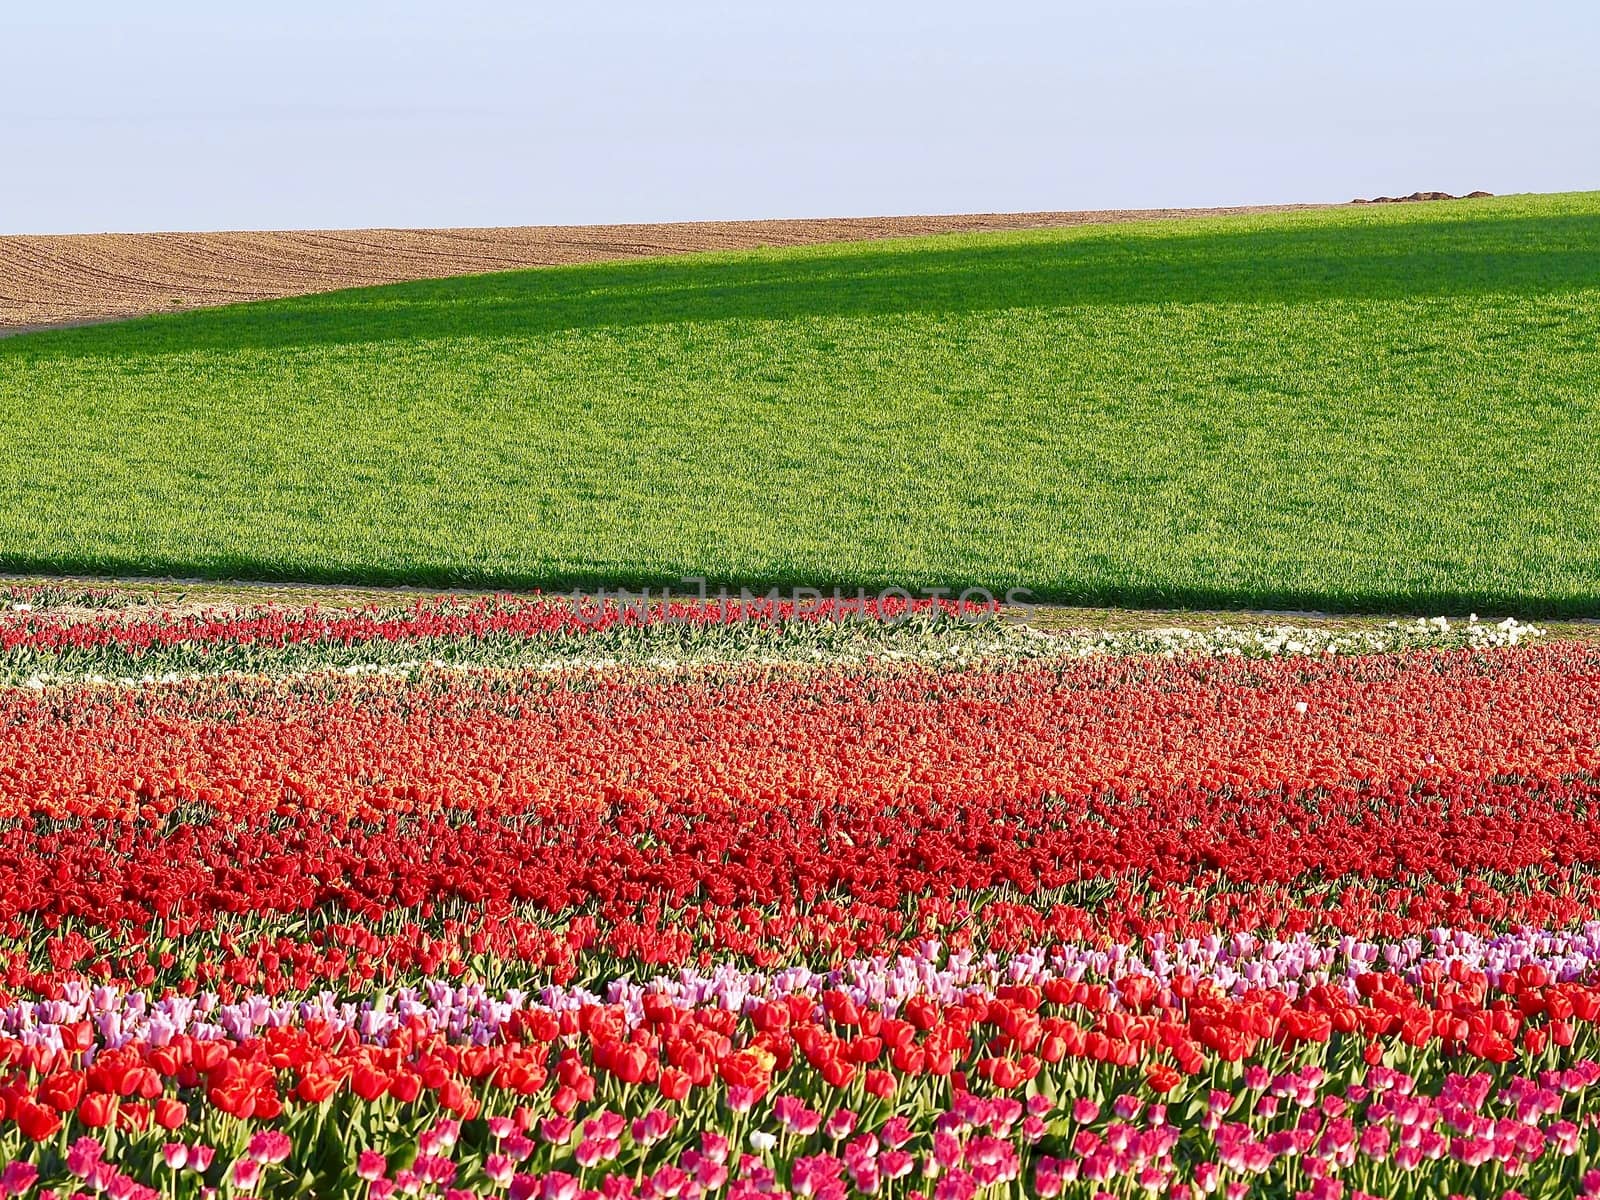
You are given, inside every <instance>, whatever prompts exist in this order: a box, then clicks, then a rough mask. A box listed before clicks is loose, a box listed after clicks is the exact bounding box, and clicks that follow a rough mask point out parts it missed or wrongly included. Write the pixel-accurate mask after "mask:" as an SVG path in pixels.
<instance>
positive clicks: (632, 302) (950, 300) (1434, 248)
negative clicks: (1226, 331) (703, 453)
mask: <svg viewBox="0 0 1600 1200" xmlns="http://www.w3.org/2000/svg"><path fill="white" fill-rule="evenodd" d="M1597 285H1600V214H1596V215H1587V214H1561V215H1553V216H1528V217H1501V218H1494V219H1482V220H1472V221H1462V220H1435V221H1409V222H1403V223H1392V224H1390V223H1378V224H1352V225H1296V224H1293V223H1290V224H1285V225H1283V226H1273V227H1269V228H1250V229H1243V230H1240V229H1229V228H1226V227H1224V228H1220V229H1219V228H1213V229H1208V230H1204V231H1197V232H1193V233H1188V234H1172V233H1169V232H1166V231H1159V232H1158V233H1151V232H1148V231H1146V232H1136V233H1116V232H1106V233H1097V234H1095V235H1093V236H1085V235H1084V234H1083V233H1082V231H1075V232H1074V233H1073V234H1072V235H1068V236H1061V237H1054V238H1052V237H1048V236H1038V235H1031V236H1027V237H1024V238H1011V237H1007V236H1005V235H989V236H988V237H985V238H966V239H962V240H956V241H950V242H938V243H933V244H929V243H925V242H913V243H895V242H884V243H871V244H865V245H861V244H858V245H855V246H852V247H851V248H849V249H838V250H829V251H807V252H802V253H788V252H782V253H758V254H754V255H749V256H743V257H739V258H733V259H714V260H707V259H697V258H679V259H655V260H649V261H643V262H631V263H609V264H599V265H590V266H583V267H550V268H541V269H536V270H529V271H512V272H502V273H497V274H492V275H476V276H462V277H456V278H452V279H442V280H432V281H425V282H420V283H406V284H395V285H390V286H386V287H377V288H360V289H354V290H350V291H344V292H331V293H327V294H324V295H320V296H309V297H299V298H296V299H292V300H278V301H267V302H262V303H256V304H245V305H236V306H233V307H229V308H223V309H213V310H209V311H199V312H193V313H184V314H173V315H167V316H158V317H150V318H144V319H141V320H137V321H130V322H123V323H118V324H115V325H108V326H97V327H86V328H80V329H67V330H57V331H52V332H47V333H37V334H30V335H26V336H22V337H18V338H12V339H6V341H4V342H0V358H6V357H17V358H30V357H40V358H43V357H76V356H79V355H91V354H93V355H102V354H103V355H116V356H128V357H136V356H140V355H159V354H169V353H190V352H195V351H231V350H281V349H289V348H296V347H314V346H342V345H356V344H361V343H373V342H386V341H393V340H404V341H408V342H426V341H431V340H437V339H443V338H459V337H475V338H521V337H532V336H538V335H541V334H549V333H555V332H559V331H564V330H579V329H590V328H614V327H626V326H642V325H655V324H669V323H700V322H717V321H737V320H745V321H748V320H794V319H801V318H809V317H866V316H887V315H894V314H903V313H941V314H961V313H976V312H985V311H995V310H1000V309H1008V308H1058V307H1070V306H1076V305H1110V306H1114V305H1149V304H1165V303H1184V304H1192V303H1240V304H1247V303H1291V304H1299V303H1313V302H1318V301H1327V300H1399V299H1406V298H1421V297H1445V296H1461V295H1479V294H1487V293H1510V294H1525V295H1537V294H1541V293H1552V292H1562V291H1570V290H1573V289H1575V288H1580V287H1595V286H1597Z"/></svg>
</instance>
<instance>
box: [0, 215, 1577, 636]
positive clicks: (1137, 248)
mask: <svg viewBox="0 0 1600 1200" xmlns="http://www.w3.org/2000/svg"><path fill="white" fill-rule="evenodd" d="M0 431H3V437H0V496H4V498H5V504H4V506H3V507H0V569H5V570H11V571H56V570H59V571H71V572H81V573H109V574H162V575H180V576H196V575H198V576H208V577H246V578H270V579H307V580H340V581H350V582H378V581H390V582H400V581H407V582H417V583H428V584H444V583H472V584H478V585H506V586H524V587H525V586H536V585H542V586H574V585H583V586H596V585H609V586H622V585H634V586H637V585H647V584H648V585H655V586H659V585H661V584H663V583H668V584H673V583H676V582H677V581H678V580H679V579H680V578H681V577H683V576H686V575H701V576H707V577H709V578H711V579H712V580H713V581H714V582H722V583H727V584H730V585H732V586H733V587H735V588H737V587H739V586H741V585H748V586H751V587H759V588H761V589H763V590H764V589H765V588H767V587H769V586H772V585H798V584H805V585H815V586H835V585H843V586H846V587H850V588H854V587H856V586H864V587H868V588H874V589H875V588H878V587H882V586H885V585H891V584H893V585H899V586H904V587H908V588H919V587H934V586H949V587H957V588H959V587H962V586H966V585H969V584H983V585H987V586H989V587H991V588H995V589H1005V588H1008V587H1028V588H1031V589H1032V590H1033V591H1034V592H1035V594H1037V595H1038V596H1039V597H1041V598H1051V599H1057V600H1070V601H1076V602H1079V603H1110V604H1139V605H1150V604H1154V605H1168V604H1171V605H1187V606H1219V607H1232V606H1263V607H1276V608H1304V607H1311V608H1325V609H1341V610H1353V609H1371V610H1412V611H1427V612H1434V611H1445V612H1456V611H1462V612H1464V611H1466V610H1467V609H1468V608H1475V609H1477V610H1478V611H1480V612H1483V613H1485V614H1488V613H1499V612H1504V611H1514V612H1517V613H1518V614H1522V615H1557V614H1568V615H1572V614H1596V613H1600V193H1587V194H1581V195H1567V196H1543V197H1522V198H1508V199H1497V200H1481V201H1471V202H1457V203H1445V204H1427V205H1414V206H1394V207H1382V208H1352V209H1341V210H1335V211H1328V212H1318V213H1309V214H1293V215H1286V216H1270V217H1259V218H1242V219H1241V218H1229V219H1221V220H1206V221H1189V222H1170V223H1152V224H1146V225H1122V226H1104V227H1089V228H1079V229H1073V230H1064V231H1042V232H1031V233H1023V234H988V235H978V236H959V237H943V238H932V239H918V240H915V241H905V242H891V243H865V244H852V245H846V246H830V247H820V248H810V249H805V250H788V251H766V252H758V253H751V254H740V255H717V256H711V257H702V258H678V259H663V260H651V261H645V262H635V263H629V264H618V265H603V266H589V267H577V268H561V269H549V270H542V271H525V272H515V273H508V274H500V275H488V276H477V277H469V278H461V279H452V280H444V281H439V282H431V283H418V284H406V285H400V286H395V287H386V288H376V289H366V290H359V291H349V292H342V293H334V294H331V295H325V296H318V297H310V298H305V299H298V300H289V301H276V302H271V303H263V304H252V305H240V306H237V307H234V308H229V309H220V310H214V311H210V312H195V313H189V314H184V315H176V316H164V317H153V318H149V319H145V320H141V321H136V322H130V323H126V324H121V325H110V326H102V327H97V328H84V329H76V330H63V331H56V332H49V333H38V334H30V335H24V336H21V337H16V338H10V339H5V340H0Z"/></svg>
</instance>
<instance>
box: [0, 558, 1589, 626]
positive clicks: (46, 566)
mask: <svg viewBox="0 0 1600 1200" xmlns="http://www.w3.org/2000/svg"><path fill="white" fill-rule="evenodd" d="M0 573H6V574H13V575H26V576H54V575H70V576H73V577H74V578H75V579H77V580H78V581H79V582H82V580H83V578H85V577H96V578H100V579H106V580H123V581H129V580H152V581H165V580H174V581H183V580H200V581H213V582H237V583H271V584H296V583H303V584H344V585H348V586H352V587H424V588H427V587H437V588H441V589H452V588H471V589H478V590H483V591H494V590H503V591H517V592H531V591H543V592H547V593H571V592H574V591H577V592H582V593H584V594H586V595H593V594H595V593H598V592H600V591H607V592H617V591H629V592H634V593H638V592H641V591H643V590H645V589H649V590H650V591H651V592H652V593H653V594H656V595H659V594H660V593H662V592H663V591H670V592H672V594H673V595H674V596H676V597H678V598H692V597H693V596H694V595H695V589H694V588H692V587H690V586H689V585H687V584H686V583H685V582H684V577H683V576H682V575H680V574H677V573H673V572H655V571H637V572H634V573H631V574H599V573H593V572H576V573H575V572H560V571H549V572H541V571H495V570H478V569H473V568H462V567H452V566H445V565H429V564H426V563H423V564H419V565H417V566H415V567H410V568H405V569H398V568H375V569H341V568H317V567H312V568H308V567H306V566H304V565H302V564H296V563H285V562H274V561H272V560H267V559H259V558H252V557H248V556H242V555H241V556H227V557H217V558H213V559H209V560H206V561H190V560H183V559H169V558H115V557H110V556H97V557H60V558H50V557H39V556H18V555H10V554H0ZM706 586H707V592H708V594H709V595H710V596H712V597H713V598H714V597H716V595H717V594H718V592H719V590H725V591H726V593H727V594H728V596H729V597H730V598H732V599H738V598H739V595H740V591H741V589H743V590H746V591H748V592H750V593H751V594H752V595H753V596H757V597H760V596H765V595H766V594H767V593H768V592H770V591H771V590H772V589H774V588H777V589H779V591H780V592H781V593H783V594H784V595H793V594H794V593H795V592H796V591H798V590H800V589H814V590H815V591H817V592H820V593H821V594H822V595H825V596H826V595H832V594H834V593H835V592H837V593H838V594H839V595H841V596H846V597H854V596H856V595H857V594H858V593H864V594H865V595H867V596H868V597H872V596H877V595H880V594H883V593H885V592H891V593H895V594H898V590H899V589H901V588H910V589H911V591H912V593H913V594H917V595H933V594H940V595H946V596H951V597H956V596H959V595H961V594H962V593H963V592H964V591H967V590H968V589H983V590H987V591H988V592H989V593H990V594H991V595H993V596H994V597H995V598H997V599H1001V600H1004V599H1005V598H1006V595H1007V591H1008V589H1010V590H1012V591H1014V592H1019V593H1020V590H1021V589H1023V588H1026V589H1027V592H1028V594H1027V595H1022V594H1017V595H1016V597H1015V598H1016V599H1017V600H1018V601H1025V602H1028V603H1038V604H1053V605H1071V606H1074V607H1084V608H1128V609H1185V610H1215V611H1246V610H1254V611H1267V612H1321V613H1338V614H1376V615H1383V616H1412V617H1435V616H1447V617H1466V616H1467V615H1468V614H1469V613H1478V614H1479V615H1480V616H1483V617H1489V616H1490V615H1491V614H1492V615H1494V616H1495V617H1501V616H1516V617H1519V618H1522V619H1535V618H1569V619H1571V618H1600V580H1596V581H1595V586H1594V588H1593V589H1592V590H1590V591H1586V592H1580V593H1566V594H1536V593H1525V592H1519V591H1512V590H1506V591H1481V592H1468V591H1461V590H1452V589H1443V588H1439V589H1428V590H1418V591H1401V590H1382V589H1374V590H1370V591H1341V590H1337V589H1336V588H1334V587H1329V588H1325V589H1324V588H1257V589H1239V588H1227V587H1158V586H1143V585H1126V584H1116V583H1107V582H1105V581H1103V580H1095V579H1081V580H1071V579H1069V580H1063V581H1057V582H1053V583H1052V582H1036V583H1034V584H1032V585H1024V584H1019V583H1017V582H1016V581H1015V580H1014V579H1013V580H1009V581H1005V582H1000V581H996V580H992V579H991V580H985V579H978V578H960V577H952V578H945V579H923V580H918V581H915V582H914V583H911V582H908V581H907V580H906V579H904V578H903V577H896V578H892V579H891V578H886V577H877V576H870V575H843V574H840V575H810V576H804V575H798V574H785V573H778V574H774V575H763V576H754V575H748V576H732V577H728V578H723V579H712V580H711V581H710V582H709V583H708V584H707V585H706Z"/></svg>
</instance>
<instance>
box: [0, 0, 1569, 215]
mask: <svg viewBox="0 0 1600 1200" xmlns="http://www.w3.org/2000/svg"><path fill="white" fill-rule="evenodd" d="M24 8H25V9H26V10H27V11H26V12H24V13H21V14H20V15H19V13H18V11H17V10H19V9H24ZM335 9H336V10H337V12H330V11H326V10H335ZM0 10H3V11H0V164H4V165H3V166H0V233H21V232H35V233H43V232H78V231H97V230H140V229H252V228H316V227H328V226H335V227H341V226H342V227H349V226H361V225H497V224H548V223H583V222H608V221H651V220H675V219H694V218H732V217H777V216H823V215H856V214H861V215H865V214H883V213H917V212H965V211H1011V210H1026V209H1050V208H1054V209H1073V208H1102V207H1127V206H1137V207H1158V206H1168V205H1212V204H1244V203H1257V202H1259V203H1266V202H1275V201H1296V200H1347V199H1349V198H1350V197H1352V196H1357V195H1370V194H1374V193H1379V192H1398V191H1406V192H1409V191H1412V190H1415V189H1418V188H1429V189H1432V188H1439V189H1444V190H1447V191H1456V192H1459V191H1467V190H1470V189H1473V188H1485V189H1488V190H1489V191H1494V192H1511V191H1556V190H1569V189H1585V188H1596V187H1600V84H1597V82H1596V79H1597V67H1596V64H1597V63H1600V4H1596V3H1594V2H1593V0H1525V2H1516V0H1493V2H1488V0H1386V2H1381V3H1379V2H1372V0H1341V2H1339V3H1333V2H1328V3H1297V2H1295V0H1260V2H1257V0H1203V2H1202V0H1189V2H1186V0H1092V2H1082V3H1058V4H1047V3H1037V4H1030V3H1011V2H1007V0H989V2H987V3H964V4H954V3H944V2H943V0H913V2H905V3H900V2H893V3H879V4H851V3H837V2H834V0H806V2H804V3H793V4H778V5H774V4H761V3H758V2H757V0H747V2H745V3H717V2H715V0H681V2H680V3H676V4H672V3H666V2H661V3H639V2H634V0H614V2H612V3H607V4H604V5H599V6H591V5H587V4H584V5H568V4H564V5H543V4H538V3H532V4H521V3H513V2H512V0H502V2H499V3H496V2H492V0H461V2H457V3H452V4H420V3H409V2H407V0H347V2H345V3H335V2H334V0H323V2H322V3H311V2H307V0H274V2H273V3H271V4H265V3H264V4H259V5H251V6H250V11H245V6H243V5H235V4H231V3H223V2H219V0H209V2H206V3H189V2H178V0H150V2H148V3H145V4H140V5H135V4H128V3H116V4H111V3H103V2H100V0H85V2H79V3H66V2H64V0H58V2H56V3H53V4H48V5H46V4H39V3H28V2H27V0H0Z"/></svg>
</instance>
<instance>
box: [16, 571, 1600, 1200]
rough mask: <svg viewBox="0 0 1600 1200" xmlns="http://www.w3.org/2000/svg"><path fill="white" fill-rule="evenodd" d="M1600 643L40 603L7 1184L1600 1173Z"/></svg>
mask: <svg viewBox="0 0 1600 1200" xmlns="http://www.w3.org/2000/svg"><path fill="white" fill-rule="evenodd" d="M1597 800H1600V642H1593V641H1585V640H1579V639H1576V638H1571V637H1565V636H1555V635H1552V634H1550V633H1547V632H1545V631H1541V630H1539V629H1536V628H1534V627H1532V626H1527V625H1519V624H1517V623H1516V622H1514V621H1507V622H1503V623H1498V624H1497V623H1491V622H1486V621H1485V622H1479V621H1476V620H1474V621H1471V622H1454V621H1444V620H1442V619H1441V620H1436V621H1424V622H1413V623H1410V624H1389V625H1380V624H1376V623H1372V624H1369V625H1367V626H1365V627H1362V628H1359V629H1350V630H1345V631H1343V632H1335V631H1331V630H1329V629H1326V628H1324V629H1317V628H1306V629H1295V628H1270V629H1268V628H1240V629H1231V630H1216V631H1213V632H1208V633H1194V634H1180V633H1176V632H1172V631H1168V632H1160V631H1145V632H1129V633H1122V634H1089V633H1082V632H1067V631H1063V632H1048V631H1041V630H1038V629H1033V628H1028V627H1024V626H1020V625H1015V624H1012V623H1010V622H1009V621H1008V619H1007V618H1006V617H1005V616H1004V615H1003V614H1001V613H999V612H997V611H995V610H993V609H992V608H990V607H987V606H979V605H974V604H963V603H957V602H951V601H945V600H940V601H930V600H918V601H910V600H891V601H864V600H860V599H857V600H830V601H823V602H818V603H808V604H802V603H798V602H773V601H766V602H762V601H756V602H727V601H723V602H717V601H709V602H706V601H683V602H677V603H673V604H669V605H656V606H638V607H629V606H626V605H619V604H615V603H611V604H606V603H599V602H595V603H590V604H583V603H578V602H575V601H569V600H566V599H562V598H555V597H533V598H523V599H516V598H510V597H498V598H485V599H462V598H441V599H437V600H424V601H418V602H416V603H413V604H410V605H406V606H397V607H369V608H363V609H343V608H327V607H324V608H311V609H294V608H284V607H255V608H252V607H229V608H217V609H214V610H196V609H193V608H189V609H185V610H181V611H180V610H176V609H168V608H166V607H164V606H162V605H158V604H152V605H147V606H142V607H127V606H97V604H96V603H94V598H93V597H92V596H85V595H67V594H65V593H62V592H61V591H60V590H59V589H58V590H56V591H54V592H52V591H51V590H49V589H26V588H15V589H12V591H11V592H10V593H9V599H7V598H6V597H5V596H4V595H0V879H3V881H4V884H5V886H4V890H3V891H0V930H3V937H0V976H3V977H0V1195H4V1196H14V1197H29V1198H39V1200H49V1198H51V1197H54V1198H55V1200H66V1198H68V1197H75V1196H82V1197H99V1196H107V1197H111V1198H113V1200H140V1198H145V1197H149V1198H155V1197H162V1198H169V1200H176V1198H178V1197H186V1198H187V1197H218V1198H228V1197H240V1196H259V1197H315V1198H318V1200H343V1198H350V1200H403V1198H409V1197H429V1198H437V1200H464V1198H466V1197H479V1196H481V1197H509V1198H511V1200H530V1198H532V1200H632V1198H637V1200H721V1198H723V1197H727V1198H728V1200H758V1198H761V1197H773V1198H776V1200H787V1198H791V1197H803V1198H820V1200H854V1198H856V1197H868V1196H883V1197H885V1198H886V1200H978V1198H990V1197H992V1198H994V1200H1001V1198H1011V1197H1023V1196H1026V1197H1047V1198H1048V1197H1057V1196H1064V1197H1084V1198H1101V1197H1130V1198H1133V1197H1136V1198H1140V1200H1143V1198H1146V1197H1162V1198H1166V1197H1174V1198H1184V1200H1198V1198H1199V1197H1204V1196H1209V1195H1216V1196H1219V1197H1225V1198H1226V1200H1243V1198H1244V1197H1285V1198H1293V1200H1300V1198H1302V1197H1307V1198H1310V1200H1343V1198H1346V1197H1348V1198H1351V1200H1355V1198H1358V1197H1363V1196H1369V1197H1391V1196H1401V1197H1425V1196H1429V1197H1431V1196H1439V1197H1446V1196H1451V1195H1463V1196H1495V1197H1500V1196H1511V1197H1516V1196H1522V1197H1530V1198H1531V1197H1556V1196H1574V1195H1584V1196H1600V920H1596V909H1597V904H1600V814H1597V811H1596V807H1597Z"/></svg>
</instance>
